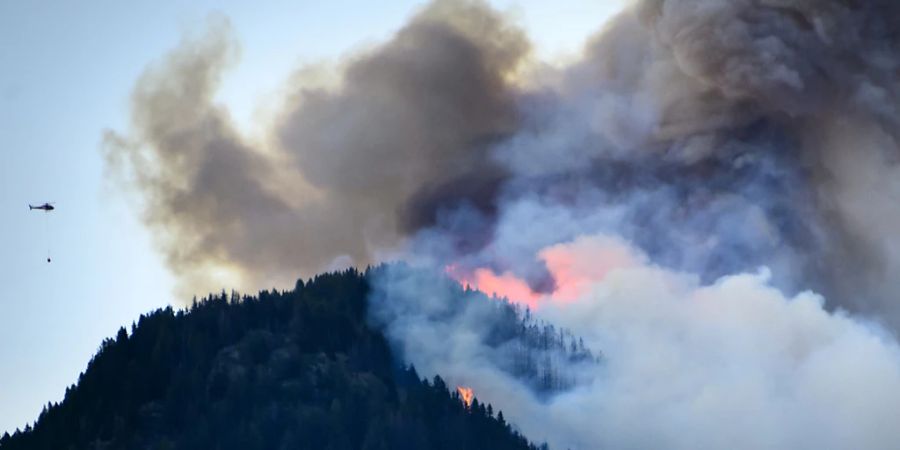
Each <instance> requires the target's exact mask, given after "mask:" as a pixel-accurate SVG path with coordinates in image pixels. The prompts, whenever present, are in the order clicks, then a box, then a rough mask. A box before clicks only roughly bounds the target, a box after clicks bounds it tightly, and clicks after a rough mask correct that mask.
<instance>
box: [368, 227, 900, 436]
mask: <svg viewBox="0 0 900 450" xmlns="http://www.w3.org/2000/svg"><path fill="white" fill-rule="evenodd" d="M556 249H557V250H560V251H565V252H567V253H569V254H570V255H571V256H572V259H571V263H572V264H571V266H570V269H571V270H574V271H576V272H577V271H579V270H581V271H583V272H584V273H585V274H588V275H586V276H590V277H592V278H593V279H592V280H591V281H590V282H587V283H584V284H582V285H581V286H580V287H579V290H580V291H581V294H580V295H578V296H577V297H576V298H574V300H573V299H568V300H566V301H558V300H554V298H553V297H552V296H548V297H546V298H545V299H544V300H543V301H542V303H541V304H542V305H543V306H541V307H539V309H538V310H537V312H536V314H537V315H538V316H539V317H542V318H544V319H546V320H549V321H551V322H552V323H555V324H557V325H560V326H563V327H566V328H568V329H569V330H571V331H573V332H574V333H575V334H577V335H580V336H582V337H583V338H584V339H585V342H586V343H587V345H588V346H589V347H591V348H593V349H602V350H603V353H604V357H603V359H602V362H601V363H600V364H599V365H583V364H578V365H575V366H572V367H566V366H562V367H561V370H562V371H563V372H569V373H573V374H575V377H576V378H577V379H579V380H581V381H580V382H578V383H577V384H576V385H575V386H574V387H572V388H570V389H568V390H565V391H563V392H561V393H558V394H556V395H553V396H551V397H549V398H544V397H540V396H538V395H536V394H535V393H534V392H533V391H532V390H531V388H530V387H529V386H527V385H526V384H525V383H523V382H522V381H521V380H519V379H517V378H516V377H514V376H512V375H510V374H509V373H508V371H505V370H504V369H503V368H502V367H500V365H499V363H498V359H497V357H496V353H497V352H496V350H495V349H493V348H491V347H489V346H487V345H485V344H484V341H483V340H482V339H480V338H479V336H480V333H482V332H483V331H481V330H483V329H484V328H485V323H484V317H485V315H484V314H483V313H479V311H480V310H482V309H483V308H484V306H483V305H472V306H469V307H467V309H466V310H464V311H461V312H459V311H456V312H450V311H441V308H447V306H446V305H451V304H453V303H452V302H451V301H450V300H449V298H448V297H449V296H450V294H449V293H448V291H447V290H446V289H442V288H441V286H440V285H439V284H437V285H436V284H435V283H433V282H425V281H424V280H420V279H417V278H416V277H415V276H412V275H408V274H407V275H405V276H404V275H403V272H402V270H399V272H400V273H399V274H398V273H395V274H393V276H390V277H387V278H386V279H385V280H383V281H384V283H383V284H382V285H381V289H383V291H382V293H384V294H385V295H386V298H385V299H384V300H382V301H380V302H377V303H376V304H375V306H376V307H377V308H379V311H378V312H377V313H376V315H377V316H378V317H379V318H380V319H382V320H385V319H386V323H387V330H388V335H389V337H390V338H391V339H392V341H393V342H394V343H395V344H396V345H397V347H398V349H399V350H400V351H401V354H403V355H404V356H405V358H406V359H407V360H408V362H410V363H412V364H414V365H415V366H416V368H417V369H418V370H419V372H420V373H423V374H426V375H429V376H430V375H433V374H440V375H441V376H443V377H445V378H446V379H448V380H449V382H450V383H456V384H459V385H465V386H470V387H472V388H474V390H475V394H476V396H477V397H478V398H479V399H480V400H481V401H487V402H491V403H493V405H494V407H495V408H497V409H502V410H503V411H504V414H505V415H506V417H507V418H508V419H509V420H510V421H511V422H512V423H514V424H516V425H518V426H519V427H521V429H522V431H523V432H524V433H525V434H526V436H528V437H529V438H531V439H534V440H538V441H541V440H545V441H546V442H548V443H549V444H550V445H551V447H552V448H560V449H564V448H569V449H604V448H616V449H647V448H660V449H698V448H703V449H706V448H710V449H711V448H731V449H793V448H821V449H891V448H895V447H896V443H897V442H898V441H900V429H897V427H894V426H892V423H893V421H894V418H896V417H897V415H898V414H900V347H898V346H897V343H896V341H895V340H894V339H893V338H892V337H891V336H890V335H889V334H888V333H886V332H884V331H883V330H882V329H880V328H878V327H877V326H875V325H872V324H867V323H865V322H862V321H859V320H858V319H854V318H852V317H850V316H849V315H848V314H846V313H844V312H828V311H826V310H825V309H824V300H823V299H822V297H820V296H818V295H816V294H813V293H811V292H804V293H801V294H798V295H797V296H795V297H786V296H785V295H784V294H782V293H781V292H780V291H779V290H778V289H776V288H774V287H772V286H771V285H770V284H769V274H768V271H767V270H765V269H761V270H760V271H759V272H758V273H755V274H736V275H731V276H727V277H723V278H721V279H719V280H717V281H715V282H714V283H711V284H708V285H704V284H701V283H700V282H699V281H698V278H697V277H696V276H694V275H690V274H685V273H678V272H673V271H670V270H666V269H663V268H660V267H657V266H653V265H652V264H650V263H647V262H646V261H647V258H646V256H644V255H641V254H640V252H639V251H638V250H636V249H634V248H632V247H629V246H628V245H627V244H625V243H623V242H622V241H621V240H618V239H611V238H608V237H598V236H594V237H583V238H580V239H579V240H577V241H575V242H572V243H569V244H562V245H560V246H556ZM598 261H600V262H602V263H603V266H604V270H602V271H600V272H597V271H594V269H596V267H597V264H598ZM395 270H397V269H395ZM591 271H593V273H590V272H591ZM586 371H587V372H586Z"/></svg>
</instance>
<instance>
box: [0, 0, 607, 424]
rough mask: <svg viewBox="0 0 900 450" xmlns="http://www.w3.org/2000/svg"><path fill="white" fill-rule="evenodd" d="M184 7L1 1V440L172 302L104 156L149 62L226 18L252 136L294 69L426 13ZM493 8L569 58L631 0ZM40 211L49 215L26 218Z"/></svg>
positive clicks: (231, 102)
mask: <svg viewBox="0 0 900 450" xmlns="http://www.w3.org/2000/svg"><path fill="white" fill-rule="evenodd" d="M187 3H188V2H159V1H147V0H140V1H129V2H121V1H113V0H108V1H100V0H92V1H83V2H53V1H50V0H3V1H0V64H2V66H0V67H2V70H0V211H2V215H0V218H2V220H0V434H2V433H3V431H5V430H9V431H12V430H14V429H16V428H17V427H24V425H25V424H26V423H28V422H31V421H32V420H34V419H35V418H36V417H37V414H38V413H39V412H40V410H41V407H42V405H44V404H46V403H47V402H48V401H58V400H61V398H62V395H63V393H64V391H65V388H66V386H68V385H70V384H72V383H74V382H75V380H76V379H77V376H78V373H79V372H80V371H82V370H83V369H84V368H85V367H86V365H87V362H88V360H89V359H90V357H91V356H92V355H93V354H94V352H95V351H96V349H97V347H98V346H99V344H100V342H101V341H102V340H103V339H104V338H105V337H108V336H111V335H113V334H114V333H115V331H116V330H117V329H118V327H119V326H123V325H128V326H130V324H131V322H132V321H133V320H135V319H136V318H137V317H138V316H139V315H140V314H141V313H144V312H147V311H150V310H152V309H155V308H157V307H161V306H165V305H167V304H170V303H171V304H178V301H177V299H175V298H173V296H172V276H171V275H170V274H169V273H168V272H167V270H166V268H165V267H164V265H163V264H162V260H161V258H160V256H159V254H158V253H157V252H155V251H154V249H153V246H152V243H151V239H150V236H149V234H148V232H147V231H146V230H145V229H144V228H143V227H142V226H141V224H140V222H139V221H138V220H137V218H136V216H137V211H135V210H134V208H131V207H129V205H127V204H126V202H125V200H126V196H124V195H122V194H121V193H118V192H115V190H114V189H112V185H111V184H110V183H109V182H108V181H107V180H105V178H104V168H103V160H102V157H101V153H100V151H99V144H100V140H101V134H102V132H103V130H104V129H106V128H114V129H118V130H124V129H126V126H127V122H128V116H127V112H128V99H129V92H130V89H131V87H132V85H133V83H134V81H135V79H136V78H137V77H138V75H139V74H140V73H141V72H142V70H143V69H144V68H145V67H146V66H147V64H149V63H151V62H153V61H154V60H158V59H159V58H160V57H161V56H162V55H163V54H164V53H165V52H166V51H168V50H169V49H171V48H173V47H175V46H176V45H177V44H178V42H179V41H180V39H181V38H182V36H184V34H185V33H191V32H197V31H202V29H203V27H204V24H205V23H206V20H207V18H208V16H209V14H211V13H218V14H223V15H224V16H226V17H228V18H229V20H230V21H231V23H232V25H233V28H234V31H235V32H236V35H237V37H238V39H239V41H240V44H241V60H240V63H239V65H238V66H236V67H235V69H234V70H232V71H231V72H229V74H228V76H227V78H226V79H225V83H224V86H223V89H222V91H221V92H220V95H219V98H220V100H221V101H222V102H224V103H226V104H227V105H228V106H229V107H230V108H231V110H232V113H233V114H234V116H235V117H236V119H237V120H238V121H239V122H240V123H241V124H242V125H243V126H244V127H250V126H252V124H253V119H254V111H255V110H256V109H257V107H258V106H259V102H260V100H261V99H263V98H265V97H266V96H267V95H271V94H272V93H274V92H276V90H277V88H278V87H279V85H280V84H281V82H282V81H283V80H285V79H286V78H287V77H288V76H289V74H290V73H291V71H292V70H293V69H296V68H298V67H299V66H300V65H302V64H303V63H308V62H317V61H321V60H326V59H329V58H337V57H339V56H340V55H341V54H343V53H345V52H346V51H348V50H352V49H354V48H359V47H360V46H362V45H367V44H373V43H376V42H378V41H380V40H383V39H384V38H386V37H387V36H389V35H390V33H391V32H392V31H393V30H396V29H397V28H398V27H399V26H400V25H402V23H403V22H404V21H405V19H406V18H408V17H409V15H410V14H412V12H414V11H415V8H416V7H417V6H418V5H421V4H422V3H424V2H422V1H419V0H401V1H391V2H380V3H378V4H377V5H378V6H377V9H375V8H373V5H375V4H374V3H372V2H366V1H358V0H338V1H331V2H314V1H304V0H297V1H276V2H250V1H245V2H238V1H228V2H214V1H209V0H204V1H194V2H190V3H191V4H190V5H188V4H187ZM323 3H327V5H326V4H323ZM492 3H494V4H495V5H497V6H498V7H499V8H501V9H503V10H511V11H512V12H513V13H514V14H515V15H516V17H517V18H518V20H519V23H520V24H522V25H523V26H524V27H526V28H527V29H528V30H529V32H530V34H531V36H532V38H533V39H534V40H535V42H536V44H537V47H538V52H539V54H542V55H543V56H545V57H548V58H549V57H556V56H559V55H561V54H572V53H575V52H577V50H578V49H579V48H580V46H581V43H582V42H583V40H584V39H585V37H587V36H588V35H589V34H591V33H592V32H594V31H596V30H597V29H598V28H599V27H600V25H601V24H602V23H603V21H604V20H605V19H606V18H607V17H608V16H609V15H610V14H612V13H613V12H615V11H616V10H618V9H619V8H621V6H622V4H623V3H625V0H594V1H587V0H558V1H555V2H548V1H545V0H519V1H516V0H495V1H493V2H492ZM44 201H54V202H56V206H57V208H58V209H57V210H56V211H54V212H52V213H50V214H49V216H48V217H46V218H45V217H44V213H42V212H29V211H28V208H27V206H26V205H27V204H28V203H29V202H31V203H42V202H44ZM48 247H49V249H50V251H51V253H52V257H53V262H52V263H51V264H47V262H46V256H47V251H48Z"/></svg>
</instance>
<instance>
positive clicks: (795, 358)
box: [104, 0, 900, 449]
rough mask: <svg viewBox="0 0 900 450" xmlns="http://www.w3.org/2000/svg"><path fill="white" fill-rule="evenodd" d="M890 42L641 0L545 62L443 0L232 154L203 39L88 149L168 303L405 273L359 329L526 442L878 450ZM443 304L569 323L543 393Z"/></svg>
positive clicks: (491, 335)
mask: <svg viewBox="0 0 900 450" xmlns="http://www.w3.org/2000/svg"><path fill="white" fill-rule="evenodd" d="M897 29H900V4H897V3H895V2H892V1H890V0H870V1H868V2H858V1H845V0H823V1H812V0H733V1H728V2H725V1H720V0H640V1H635V2H633V3H632V4H631V5H630V6H628V7H627V8H626V9H625V10H624V11H623V12H622V13H621V14H619V15H618V16H617V17H615V18H614V19H612V20H611V21H610V22H608V23H606V24H604V25H603V27H602V29H600V24H598V33H597V34H596V35H595V36H594V37H593V38H592V39H591V40H590V41H589V42H587V43H586V45H585V47H584V50H583V52H582V54H581V55H580V58H579V59H577V60H574V61H571V62H569V63H568V64H566V65H565V66H558V65H550V64H545V63H543V62H541V61H539V60H538V59H537V58H536V57H535V56H534V52H533V51H532V44H531V43H530V42H529V39H528V36H527V35H526V33H525V31H524V30H523V29H521V28H520V27H519V26H518V25H517V24H516V23H515V22H514V21H513V20H512V19H510V18H508V17H506V16H505V15H504V14H502V13H500V12H497V11H495V10H493V9H491V8H490V7H488V6H486V5H484V4H482V3H480V2H477V1H442V0H438V1H436V2H434V3H432V4H430V5H428V6H427V7H425V8H424V9H422V10H421V11H419V12H418V13H417V14H415V15H414V16H413V17H412V18H411V19H410V20H409V21H408V23H407V24H406V25H404V26H403V27H402V28H401V29H400V30H399V31H397V32H396V34H394V35H393V36H392V37H391V38H390V39H389V40H387V41H386V42H384V43H381V44H379V45H376V46H373V47H371V48H368V49H365V50H362V51H359V52H356V53H354V54H351V55H348V56H347V57H346V58H345V59H343V60H341V61H339V62H336V63H334V64H333V65H332V66H329V67H314V68H310V67H307V68H302V69H300V70H299V71H298V73H297V74H296V76H294V77H293V78H291V80H290V81H289V82H288V83H287V85H286V86H284V88H283V101H282V105H281V109H280V113H279V114H277V115H276V117H275V118H274V119H273V121H272V123H271V124H268V127H267V128H266V130H267V133H265V135H264V136H255V137H252V138H251V137H249V136H246V135H244V134H242V133H241V131H240V130H239V128H238V127H237V126H236V125H235V124H234V121H233V120H232V118H231V117H230V115H229V111H228V109H227V108H226V107H225V106H223V105H221V104H218V103H217V102H216V101H215V98H216V93H217V89H218V87H219V84H220V82H221V79H222V77H224V76H227V69H228V67H229V65H231V64H233V63H234V62H235V59H236V55H237V53H238V47H239V44H238V43H237V42H236V41H235V39H234V37H233V34H232V32H231V30H230V29H229V25H228V24H227V23H226V22H224V21H216V22H214V23H212V24H211V25H210V28H209V30H208V31H207V34H206V35H205V36H203V37H202V38H195V39H186V40H185V42H183V44H182V45H181V46H180V47H179V48H176V49H175V50H173V51H172V52H171V53H170V54H169V55H167V56H166V57H165V58H164V59H162V60H161V61H158V62H156V63H154V64H153V65H152V66H150V68H148V70H147V71H146V72H145V73H144V75H143V76H142V77H141V78H140V79H139V80H138V81H137V83H136V85H135V88H134V91H133V95H132V99H131V108H132V114H131V123H132V125H131V128H130V129H128V130H121V131H109V132H108V133H107V134H106V136H105V139H104V152H105V156H106V158H107V161H108V169H109V171H110V173H111V174H113V175H115V177H116V179H117V180H118V181H117V182H118V183H119V184H120V185H121V186H124V187H126V188H127V190H128V191H129V192H130V193H131V194H132V195H134V196H135V197H136V198H138V199H139V200H140V202H141V205H142V208H143V210H142V218H143V220H144V222H145V224H146V225H147V226H148V227H149V229H150V230H152V231H153V233H154V235H155V236H156V237H157V244H158V248H159V249H160V250H161V251H162V252H163V254H164V255H165V257H166V261H167V263H168V264H169V267H170V269H171V270H172V272H173V273H175V274H176V275H177V276H178V277H179V281H180V285H179V293H180V295H184V296H185V298H189V295H190V294H193V293H195V292H205V291H207V290H217V289H220V288H221V287H222V286H223V285H227V286H234V287H238V288H241V289H244V290H252V289H259V288H264V287H269V286H271V285H276V286H289V285H292V283H293V280H294V279H295V278H296V277H297V276H298V275H304V276H309V275H311V274H315V273H318V272H320V271H326V270H333V269H339V268H344V267H348V266H356V267H365V266H366V265H372V264H379V263H383V262H395V261H402V263H398V264H391V265H388V266H386V267H385V268H383V269H382V270H381V271H380V272H378V276H373V278H372V283H373V284H372V289H373V291H372V294H371V295H370V297H369V305H368V314H369V320H370V322H371V323H372V324H373V326H377V327H379V328H380V329H383V330H384V332H385V334H386V336H387V338H388V339H389V341H390V344H391V346H392V348H393V349H394V350H395V352H396V354H397V355H400V357H401V358H403V361H404V363H411V364H414V365H415V367H416V368H417V369H418V370H419V371H420V372H421V373H422V374H423V375H426V376H429V377H431V376H434V375H436V374H440V376H442V377H444V378H445V379H447V380H448V381H449V382H450V383H451V384H456V385H461V386H470V387H472V388H473V389H474V391H475V393H476V395H477V396H478V398H481V399H484V400H487V401H489V402H491V403H492V404H493V405H495V406H497V407H500V408H502V409H503V411H504V412H505V414H506V417H507V418H508V419H510V422H511V423H514V424H516V425H517V426H518V427H520V429H521V431H522V432H523V434H524V435H525V436H526V437H528V438H529V439H531V440H533V441H535V442H543V441H546V442H547V443H548V444H549V445H550V447H551V448H558V449H565V448H571V449H592V448H634V449H645V448H667V449H694V448H747V449H761V448H766V449H769V448H785V449H786V448H835V449H880V448H884V449H888V448H894V447H896V443H897V442H900V431H897V429H896V428H894V427H892V426H891V421H892V420H893V418H894V417H896V416H897V415H898V414H900V346H898V344H897V335H898V331H900V298H898V297H900V288H898V285H897V282H896V280H898V279H900V231H898V226H900V158H898V157H900V147H898V145H900V144H898V141H897V139H898V137H900V110H898V109H897V105H898V104H900V103H898V101H900V35H898V34H897V33H896V31H895V30H897ZM448 280H454V281H453V282H450V281H448ZM460 285H462V286H471V287H473V288H477V289H480V290H482V291H484V292H485V293H488V294H493V295H496V296H497V297H508V298H509V300H510V301H512V302H514V303H519V304H520V305H521V306H522V308H520V309H519V314H520V315H522V316H524V315H525V314H528V315H529V316H530V315H532V314H533V315H534V317H535V320H541V321H546V323H548V324H553V325H554V326H556V327H559V328H561V329H564V330H568V332H569V333H571V335H567V336H566V337H565V338H560V349H557V350H559V351H556V350H554V351H551V350H548V348H550V347H547V348H545V352H546V354H542V355H541V358H543V359H544V360H546V364H544V363H543V362H542V363H541V364H540V365H539V366H540V367H544V368H547V367H549V368H552V369H546V370H552V371H554V373H555V374H554V376H552V377H546V373H545V372H541V373H538V372H540V371H538V372H535V371H534V370H531V371H529V370H524V369H522V368H521V367H520V368H518V369H517V368H516V367H515V365H516V364H518V362H520V361H521V351H522V350H521V346H518V345H505V344H504V343H506V342H507V341H506V340H499V341H498V340H497V338H496V336H497V332H498V331H497V330H496V327H495V325H496V324H495V323H493V320H494V319H492V318H493V317H494V315H493V314H494V313H491V312H490V311H486V307H485V306H484V303H483V302H465V301H462V302H460V301H459V295H458V292H457V291H458V290H459V288H460ZM498 302H499V300H498ZM526 306H527V307H528V309H527V310H526V309H524V307H526ZM487 309H490V308H487ZM529 320H531V319H529ZM501 334H502V333H501ZM563 334H565V333H563ZM578 339H581V343H580V344H578V343H576V342H577V341H578ZM570 340H571V342H569V341H570ZM570 344H571V346H572V348H571V349H570V348H569V347H570ZM551 347H552V346H551ZM553 348H555V347H553ZM517 352H518V353H517ZM517 355H518V356H517ZM541 370H545V369H541ZM542 374H543V375H542ZM542 376H544V379H543V381H542Z"/></svg>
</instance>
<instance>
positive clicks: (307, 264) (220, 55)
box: [106, 2, 529, 290]
mask: <svg viewBox="0 0 900 450" xmlns="http://www.w3.org/2000/svg"><path fill="white" fill-rule="evenodd" d="M229 36H230V33H229V31H228V28H227V24H223V23H216V24H214V26H213V27H211V30H210V32H209V33H208V35H207V36H205V38H203V39H199V40H191V41H187V42H185V43H184V45H183V46H182V47H181V48H179V49H177V50H175V51H174V52H173V53H171V54H170V55H169V56H168V57H167V58H166V60H165V61H163V63H161V64H158V65H156V66H154V67H152V68H151V69H150V70H148V72H147V73H146V74H144V76H143V77H142V78H141V79H140V80H138V83H137V86H136V88H135V90H134V94H133V98H132V110H133V112H132V121H133V129H132V131H131V133H130V134H129V135H128V136H121V135H119V134H117V133H113V132H110V133H109V134H108V136H107V138H106V144H107V145H106V149H107V158H108V159H109V161H110V162H111V164H110V166H111V167H113V168H114V169H115V170H116V173H117V174H119V175H124V177H125V179H126V180H127V181H129V182H130V183H131V185H133V186H135V187H137V188H138V189H139V191H140V193H141V194H142V195H143V197H144V200H145V211H144V216H145V220H146V222H147V223H148V224H149V225H150V226H151V228H153V229H154V230H155V231H157V232H159V234H160V235H161V236H162V237H161V238H160V244H161V247H162V249H163V251H164V252H165V254H166V256H167V258H168V261H169V263H170V265H171V266H172V269H173V271H174V272H175V273H176V274H177V275H179V276H182V277H184V278H185V280H186V281H187V282H186V283H184V284H185V286H184V288H185V290H189V289H194V290H196V289H203V288H206V287H209V288H214V287H213V286H215V284H217V283H223V282H231V283H234V282H240V281H241V280H233V279H232V280H221V279H215V275H216V274H217V273H220V272H222V271H225V273H231V274H237V275H239V276H240V277H241V278H242V279H243V285H244V286H254V287H255V286H260V285H266V284H264V283H273V282H280V283H285V282H288V281H289V280H292V279H295V278H296V276H297V275H298V274H307V275H310V274H312V273H315V272H318V271H321V270H324V269H327V268H329V267H330V266H332V265H333V264H343V265H347V264H348V263H352V264H357V265H365V264H367V263H371V262H373V261H375V260H376V259H377V255H378V254H379V252H384V251H387V250H391V249H393V248H395V247H396V246H398V245H400V244H401V243H402V242H401V238H402V237H404V236H406V235H408V234H409V233H411V232H414V231H415V230H417V229H419V228H422V227H425V226H428V225H430V224H432V223H433V222H434V221H435V218H436V216H437V215H438V212H439V210H440V208H442V207H443V206H444V205H452V204H455V203H460V202H462V201H464V200H470V201H471V202H473V203H475V204H479V205H480V206H482V207H483V208H485V209H490V208H493V207H494V205H493V204H492V203H491V199H492V195H491V192H493V191H495V190H496V189H497V186H498V185H499V183H500V180H501V179H502V178H503V173H504V169H502V168H501V167H500V166H499V165H496V164H493V163H491V162H490V161H489V157H488V151H489V149H490V145H491V144H492V143H493V142H496V141H497V140H499V139H501V138H503V137H504V136H507V135H510V134H512V133H513V132H514V131H515V129H516V126H517V115H518V112H517V109H516V100H517V97H516V94H517V93H516V91H515V90H514V88H513V87H512V85H511V84H510V82H511V80H512V79H513V77H514V75H515V74H516V71H517V69H518V68H519V66H520V64H521V63H522V61H523V58H524V57H525V56H526V55H527V54H528V51H529V44H528V43H527V41H526V40H525V37H524V35H523V34H522V32H521V31H520V30H518V29H516V28H513V27H512V26H510V25H508V24H506V23H505V21H504V20H503V19H502V17H501V16H499V15H498V14H497V13H494V12H492V11H489V10H488V9H486V8H485V7H484V6H483V5H481V4H477V3H456V2H439V3H436V4H434V5H431V6H430V7H429V8H427V9H425V10H424V11H422V12H421V13H420V14H418V15H417V16H416V17H415V18H413V19H412V21H411V22H410V24H409V25H407V26H406V27H404V28H403V29H402V30H400V31H399V32H397V34H396V35H395V36H394V38H393V39H392V40H391V41H390V42H388V43H387V44H385V45H383V46H381V47H379V48H377V49H375V50H373V51H371V52H368V53H365V54H361V55H357V56H355V57H353V58H351V59H350V60H348V61H347V62H346V63H345V66H344V67H343V71H342V72H341V74H340V79H339V80H338V81H337V86H334V87H318V88H317V87H310V86H308V85H307V83H304V82H303V80H301V81H300V82H299V83H298V84H299V86H289V87H287V88H286V90H287V91H288V92H290V94H289V95H288V98H287V99H286V100H285V113H284V115H283V117H282V118H281V120H280V123H278V124H277V125H276V126H275V127H274V128H273V130H272V136H271V138H269V139H264V141H271V142H263V144H259V143H255V142H251V141H249V140H248V139H246V138H244V137H242V136H241V135H240V133H239V132H238V131H237V130H236V128H235V126H234V125H233V123H232V122H231V120H230V118H229V116H228V112H227V110H225V109H224V108H223V107H222V106H220V105H216V104H215V103H214V94H215V92H216V88H217V87H218V82H219V80H220V78H221V76H222V73H223V70H224V69H225V68H226V66H227V64H228V63H229V62H230V61H231V60H232V59H233V56H234V54H235V53H236V48H235V43H233V42H232V41H231V39H230V37H229ZM266 144H269V145H266ZM198 277H199V278H198ZM210 277H212V278H213V279H211V280H209V279H207V280H206V281H205V282H204V278H210ZM198 282H199V283H201V284H199V285H198Z"/></svg>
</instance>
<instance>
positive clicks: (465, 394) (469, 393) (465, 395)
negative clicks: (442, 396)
mask: <svg viewBox="0 0 900 450" xmlns="http://www.w3.org/2000/svg"><path fill="white" fill-rule="evenodd" d="M456 392H459V396H460V397H462V401H463V403H465V404H466V408H468V407H470V406H472V400H474V399H475V391H473V390H472V388H470V387H464V386H457V387H456Z"/></svg>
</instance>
